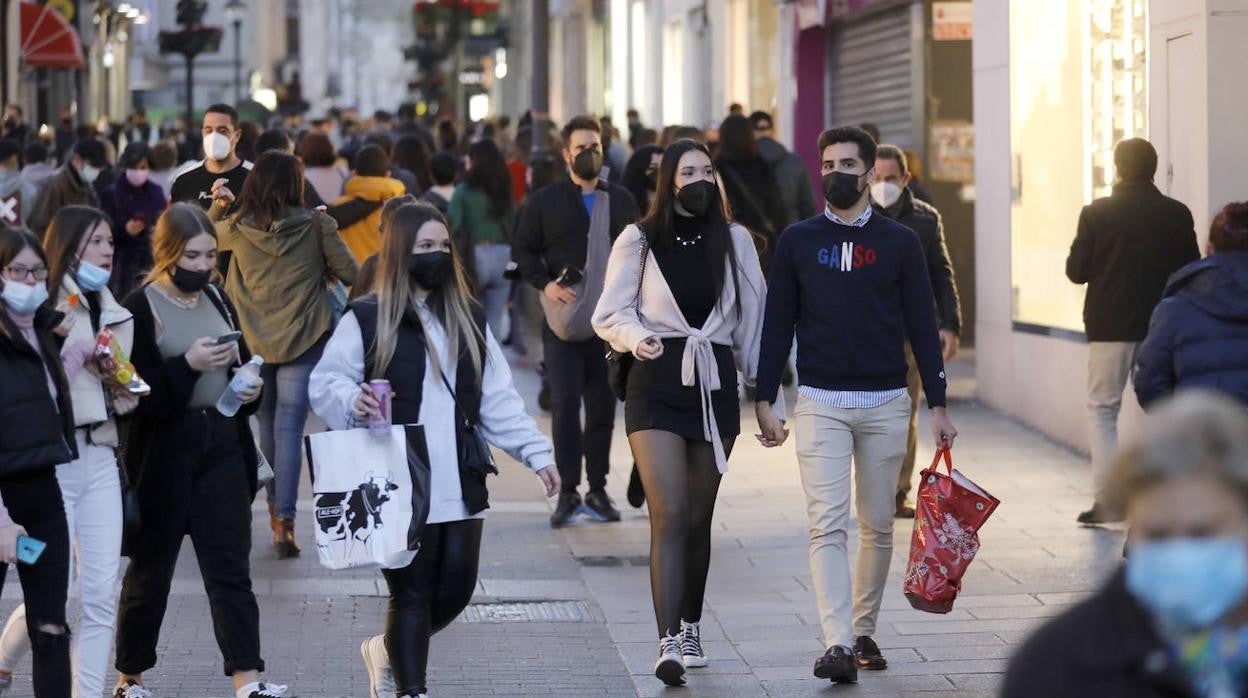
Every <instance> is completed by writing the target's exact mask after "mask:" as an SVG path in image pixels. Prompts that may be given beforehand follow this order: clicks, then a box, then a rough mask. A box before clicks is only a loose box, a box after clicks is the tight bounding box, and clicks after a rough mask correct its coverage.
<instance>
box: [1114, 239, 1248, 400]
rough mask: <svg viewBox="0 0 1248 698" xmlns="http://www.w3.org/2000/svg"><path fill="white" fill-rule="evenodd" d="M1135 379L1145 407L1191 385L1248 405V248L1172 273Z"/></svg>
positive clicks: (1136, 389)
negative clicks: (1247, 249) (1247, 250)
mask: <svg viewBox="0 0 1248 698" xmlns="http://www.w3.org/2000/svg"><path fill="white" fill-rule="evenodd" d="M1132 383H1134V385H1135V394H1136V396H1137V397H1138V398H1139V400H1140V404H1141V405H1143V406H1144V407H1148V406H1149V405H1151V404H1153V403H1154V402H1156V401H1157V400H1159V399H1161V398H1163V397H1166V396H1167V395H1169V394H1171V393H1173V392H1174V391H1175V390H1178V389H1179V388H1191V387H1203V388H1210V389H1212V390H1218V391H1221V392H1223V393H1226V394H1227V395H1230V396H1231V397H1233V398H1235V399H1237V400H1239V401H1240V403H1242V404H1244V405H1245V406H1248V252H1219V253H1218V254H1215V255H1212V256H1210V257H1209V258H1208V259H1202V260H1201V261H1199V262H1195V263H1193V264H1189V265H1187V266H1186V267H1183V268H1182V269H1180V270H1178V271H1177V272H1175V274H1174V276H1172V277H1170V283H1169V284H1168V285H1167V286H1166V296H1165V298H1164V299H1163V300H1162V301H1161V303H1159V304H1158V305H1157V310H1156V311H1154V312H1153V322H1152V325H1151V326H1150V327H1149V329H1148V337H1147V338H1146V339H1145V340H1144V343H1143V344H1142V345H1140V352H1139V355H1138V356H1137V357H1136V369H1135V378H1134V380H1133V381H1132Z"/></svg>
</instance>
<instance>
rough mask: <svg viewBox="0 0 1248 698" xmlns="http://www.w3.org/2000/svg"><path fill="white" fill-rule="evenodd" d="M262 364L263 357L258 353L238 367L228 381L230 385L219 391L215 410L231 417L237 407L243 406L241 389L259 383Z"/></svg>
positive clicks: (236, 412) (235, 412)
mask: <svg viewBox="0 0 1248 698" xmlns="http://www.w3.org/2000/svg"><path fill="white" fill-rule="evenodd" d="M263 365H264V359H263V358H261V357H260V356H259V355H258V354H257V355H255V356H252V357H251V361H248V362H247V363H246V364H245V365H244V366H243V367H242V368H240V369H238V373H235V374H234V379H233V380H231V381H230V385H229V386H228V387H226V389H225V392H223V393H221V399H220V400H217V411H218V412H220V413H221V414H223V415H225V416H226V417H233V416H234V415H236V414H238V409H239V408H240V407H242V406H243V398H242V397H241V396H242V393H243V391H245V390H247V389H248V388H252V387H255V386H256V385H259V384H260V367H261V366H263Z"/></svg>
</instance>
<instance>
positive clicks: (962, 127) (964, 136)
mask: <svg viewBox="0 0 1248 698" xmlns="http://www.w3.org/2000/svg"><path fill="white" fill-rule="evenodd" d="M931 129H932V131H931V140H930V141H929V146H928V152H929V154H930V156H931V157H930V162H929V166H930V168H931V173H930V174H931V178H932V179H934V180H938V181H941V182H961V183H963V184H969V183H971V182H974V181H975V125H974V124H972V123H971V122H969V121H964V120H960V119H951V120H944V121H936V122H934V123H933V124H932V127H931Z"/></svg>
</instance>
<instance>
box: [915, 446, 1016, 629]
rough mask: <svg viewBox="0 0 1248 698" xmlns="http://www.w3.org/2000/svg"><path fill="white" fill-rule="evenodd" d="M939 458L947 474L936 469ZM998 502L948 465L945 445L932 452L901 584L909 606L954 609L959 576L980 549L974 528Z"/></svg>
mask: <svg viewBox="0 0 1248 698" xmlns="http://www.w3.org/2000/svg"><path fill="white" fill-rule="evenodd" d="M942 456H943V457H944V460H945V469H946V470H947V471H948V474H945V473H942V472H940V471H939V470H938V468H939V467H940V459H941V457H942ZM1000 503H1001V501H1000V500H998V499H997V498H996V497H993V496H992V495H990V494H988V493H987V492H985V491H984V490H983V489H982V488H981V487H979V486H978V485H976V484H975V483H973V482H971V481H970V480H969V479H967V477H966V476H965V475H963V474H962V473H960V472H958V471H956V470H954V469H953V457H952V456H951V455H950V452H949V449H947V448H943V449H941V450H939V451H937V452H936V457H935V458H933V459H932V465H931V466H930V467H929V468H928V469H927V470H924V471H923V472H922V473H921V477H920V480H919V493H918V501H917V504H916V506H915V512H914V534H913V535H912V536H911V537H910V562H909V564H908V565H907V566H906V581H905V586H904V590H905V593H906V598H907V599H909V600H910V605H911V606H913V607H914V608H917V609H918V610H920V611H927V612H929V613H948V612H949V611H952V610H953V600H954V599H955V598H957V596H958V591H959V590H960V589H961V588H962V575H963V574H964V573H965V572H966V568H967V567H970V565H971V560H974V559H975V554H976V553H977V552H979V534H978V531H979V529H980V527H981V526H983V525H984V522H985V521H987V520H988V517H989V516H991V515H992V512H993V511H994V510H996V508H997V506H998V505H999V504H1000Z"/></svg>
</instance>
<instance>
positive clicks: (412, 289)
mask: <svg viewBox="0 0 1248 698" xmlns="http://www.w3.org/2000/svg"><path fill="white" fill-rule="evenodd" d="M430 221H433V222H437V223H440V224H442V225H443V226H446V218H444V217H443V216H442V213H441V212H439V211H438V210H437V209H436V208H434V207H432V206H430V205H428V204H422V203H416V204H408V205H406V206H402V207H400V208H399V209H398V210H396V211H395V212H394V215H393V216H392V217H391V218H390V221H389V225H388V226H387V229H386V235H385V237H384V238H382V248H381V254H380V256H379V257H378V260H377V279H376V282H375V284H374V288H375V289H376V293H377V335H376V337H375V338H374V339H373V346H372V347H371V348H370V351H371V352H372V355H373V365H374V371H376V374H377V375H383V374H384V373H385V372H386V369H387V368H389V367H390V361H391V360H392V359H393V358H394V350H395V347H396V344H397V343H398V334H399V324H400V323H401V322H402V321H403V314H404V313H406V312H407V311H408V310H409V309H414V308H415V307H416V298H417V296H416V283H415V282H414V281H412V279H411V277H410V275H409V274H408V272H407V258H408V257H409V256H411V254H412V248H413V247H414V246H415V244H416V234H417V232H418V231H419V230H420V228H421V226H423V225H424V224H425V223H428V222H430ZM447 228H448V232H449V226H447ZM451 261H452V264H453V265H454V270H455V273H454V275H453V278H454V282H453V283H449V284H447V285H446V286H445V287H444V288H441V289H438V290H435V291H434V292H433V293H432V294H430V296H429V306H430V309H431V310H432V311H433V313H434V315H435V316H437V318H438V319H439V320H441V321H442V323H443V325H444V326H445V328H446V337H447V357H446V366H445V367H444V366H443V365H442V361H441V358H440V357H439V356H438V355H437V353H436V351H435V350H434V348H433V346H432V345H428V344H427V345H426V349H427V351H428V352H429V356H430V359H431V363H432V364H433V367H434V370H435V371H438V372H441V371H443V369H444V368H445V369H446V370H453V368H454V366H455V357H458V356H460V354H461V345H466V347H465V348H466V350H467V354H468V357H469V359H470V360H471V361H472V367H473V370H474V372H475V375H476V376H477V383H478V385H480V382H481V375H482V367H483V365H484V363H485V357H484V356H483V355H482V349H481V348H482V347H483V346H484V345H485V337H484V335H483V334H482V332H481V329H480V328H479V327H478V326H477V323H476V321H475V320H474V319H473V315H472V304H473V303H474V300H473V298H472V294H471V293H470V292H469V290H468V289H469V284H468V277H467V274H466V273H465V271H464V265H463V262H462V261H461V260H460V258H459V253H458V251H457V250H456V249H455V246H454V245H453V244H452V245H451Z"/></svg>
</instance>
